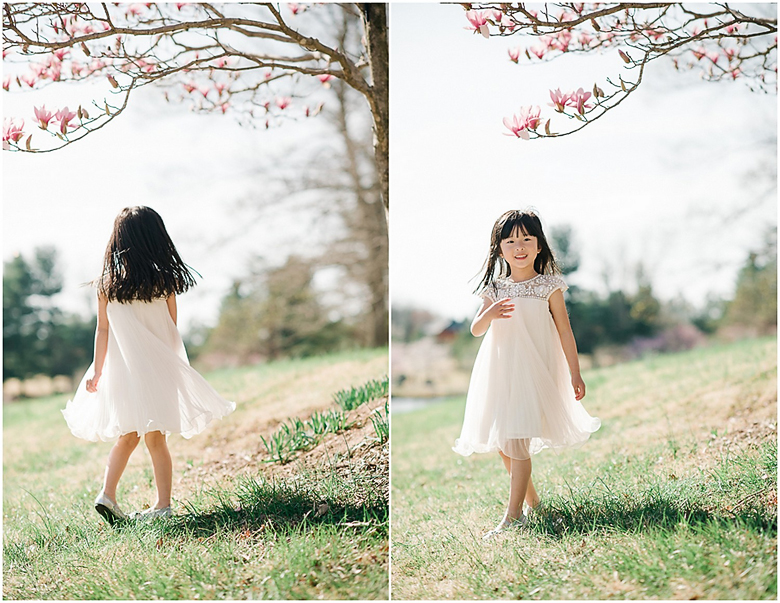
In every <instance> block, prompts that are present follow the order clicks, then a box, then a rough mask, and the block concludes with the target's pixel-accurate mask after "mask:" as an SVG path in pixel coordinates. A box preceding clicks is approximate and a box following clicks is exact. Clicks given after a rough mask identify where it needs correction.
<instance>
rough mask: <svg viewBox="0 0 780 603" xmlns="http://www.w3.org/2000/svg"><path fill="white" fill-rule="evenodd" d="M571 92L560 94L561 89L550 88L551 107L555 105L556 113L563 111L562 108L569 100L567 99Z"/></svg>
mask: <svg viewBox="0 0 780 603" xmlns="http://www.w3.org/2000/svg"><path fill="white" fill-rule="evenodd" d="M570 94H571V93H568V94H561V89H560V88H557V89H556V90H550V98H551V99H552V104H551V105H550V106H551V107H555V110H556V111H558V113H563V111H564V109H565V108H566V104H567V103H568V102H569V99H570V98H571V97H570Z"/></svg>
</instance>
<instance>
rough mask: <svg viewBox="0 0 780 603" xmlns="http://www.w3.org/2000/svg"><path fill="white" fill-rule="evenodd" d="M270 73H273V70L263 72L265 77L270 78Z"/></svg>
mask: <svg viewBox="0 0 780 603" xmlns="http://www.w3.org/2000/svg"><path fill="white" fill-rule="evenodd" d="M272 75H273V71H266V72H265V79H267V80H270V79H271V76H272Z"/></svg>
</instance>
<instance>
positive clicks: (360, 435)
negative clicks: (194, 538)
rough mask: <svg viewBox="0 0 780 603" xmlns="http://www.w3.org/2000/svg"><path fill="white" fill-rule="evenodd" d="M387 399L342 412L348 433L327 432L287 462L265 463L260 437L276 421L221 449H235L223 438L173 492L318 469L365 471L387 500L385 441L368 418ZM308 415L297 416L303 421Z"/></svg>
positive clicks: (345, 472)
mask: <svg viewBox="0 0 780 603" xmlns="http://www.w3.org/2000/svg"><path fill="white" fill-rule="evenodd" d="M386 401H387V396H384V397H383V398H380V399H378V400H373V401H371V402H369V403H366V404H363V405H361V406H360V407H358V408H356V409H355V410H353V411H351V412H349V413H348V414H347V421H348V423H351V426H350V428H349V429H347V430H345V431H343V432H341V433H338V434H334V433H329V434H326V435H325V436H324V437H323V439H322V440H321V441H320V442H319V443H318V444H317V446H315V447H314V448H312V449H311V450H307V451H302V452H298V453H297V454H296V456H295V457H294V459H293V460H292V461H290V462H288V463H285V464H280V463H278V462H270V463H269V462H265V461H267V460H268V459H269V455H268V453H267V452H266V450H265V446H264V445H263V443H262V441H261V440H260V435H263V436H264V437H266V438H268V436H270V435H271V434H272V433H273V432H274V431H276V429H277V428H278V425H279V423H280V422H279V421H268V422H266V426H265V428H264V429H263V430H262V431H257V432H255V436H256V437H255V438H253V439H252V441H248V440H246V439H244V441H243V442H242V443H243V444H244V446H243V448H242V449H241V450H238V451H234V452H229V453H227V454H225V453H224V452H223V450H225V449H228V448H234V449H235V446H234V444H233V443H230V442H228V440H227V439H224V440H223V441H222V442H220V444H222V443H224V445H225V446H224V448H223V447H222V446H221V445H217V446H209V447H207V448H206V449H205V450H204V451H203V456H202V462H200V463H199V464H198V465H197V466H194V465H193V466H189V467H187V468H186V470H185V471H184V474H183V475H182V476H181V477H180V480H179V482H178V487H177V488H175V489H176V490H178V491H184V490H193V489H197V487H198V486H200V485H204V482H210V483H213V482H218V483H221V482H225V481H227V480H229V479H231V478H234V477H237V476H243V475H257V473H258V472H260V473H262V474H263V476H264V477H266V478H267V479H271V478H272V477H285V478H286V477H291V476H294V475H295V474H297V473H300V472H301V470H303V469H321V468H322V467H330V469H331V470H333V471H336V472H337V473H338V474H339V475H342V476H346V475H349V474H350V473H351V472H357V473H367V474H370V475H373V476H375V480H376V486H377V487H378V488H380V489H381V492H382V494H383V495H384V496H385V497H387V495H388V492H389V478H390V454H389V445H388V443H387V442H385V443H384V444H380V443H379V440H378V438H377V436H376V432H375V430H374V425H373V423H372V422H371V415H372V414H373V413H374V412H375V411H377V410H379V409H384V405H385V402H386ZM311 414H312V412H308V413H305V414H298V415H296V416H297V417H298V418H300V419H301V420H307V419H309V418H310V417H311Z"/></svg>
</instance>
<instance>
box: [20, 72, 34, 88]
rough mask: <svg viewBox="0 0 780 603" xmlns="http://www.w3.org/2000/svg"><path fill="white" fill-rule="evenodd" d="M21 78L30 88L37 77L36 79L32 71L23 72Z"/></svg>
mask: <svg viewBox="0 0 780 603" xmlns="http://www.w3.org/2000/svg"><path fill="white" fill-rule="evenodd" d="M21 80H22V81H23V82H24V83H25V84H27V85H28V86H29V87H30V88H32V87H33V86H35V82H36V81H37V79H36V77H35V75H34V74H32V73H25V74H24V75H23V76H22V77H21Z"/></svg>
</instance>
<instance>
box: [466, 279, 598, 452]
mask: <svg viewBox="0 0 780 603" xmlns="http://www.w3.org/2000/svg"><path fill="white" fill-rule="evenodd" d="M567 288H568V287H567V286H566V284H565V283H564V282H563V279H562V278H561V277H559V276H554V275H543V274H540V275H537V276H535V277H533V278H531V279H529V280H527V281H522V282H518V283H516V282H514V281H511V280H509V279H506V278H500V279H497V280H496V281H495V282H494V283H492V284H491V285H489V286H488V287H486V288H485V289H484V290H483V291H482V292H480V295H481V296H483V297H487V298H489V299H490V300H491V301H497V300H499V299H503V298H506V297H509V298H512V300H513V302H514V305H515V309H514V311H513V312H512V314H511V317H510V318H501V319H496V320H493V321H492V322H491V324H490V327H489V328H488V330H487V333H486V334H485V338H484V340H483V341H482V345H481V346H480V348H479V353H478V354H477V359H476V361H475V362H474V369H473V371H472V374H471V382H470V384H469V391H468V396H467V398H466V412H465V417H464V419H463V429H462V431H461V434H460V438H459V439H458V440H457V441H456V442H455V446H454V447H453V450H454V451H455V452H457V453H458V454H462V455H463V456H468V455H470V454H471V453H473V452H495V451H498V450H500V451H502V452H503V453H504V454H505V455H507V456H508V457H511V458H515V459H521V460H524V459H528V458H530V456H531V455H532V454H536V453H538V452H539V451H540V450H542V449H543V448H552V449H559V448H564V447H569V446H578V445H581V444H583V443H584V442H585V441H586V440H587V439H588V437H590V434H591V433H592V432H594V431H596V430H597V429H598V428H599V427H600V426H601V421H600V420H599V419H598V418H595V417H591V416H590V415H589V414H588V413H587V411H586V410H585V409H584V408H583V406H582V404H580V402H578V401H577V400H576V399H575V397H574V388H573V387H572V385H571V375H570V373H569V367H568V364H567V363H566V356H565V355H564V353H563V348H562V346H561V340H560V337H559V335H558V330H557V328H556V327H555V322H554V321H553V318H552V314H551V313H550V307H549V299H550V296H551V295H552V294H553V292H554V291H556V290H557V289H560V290H561V291H565V290H566V289H567Z"/></svg>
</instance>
